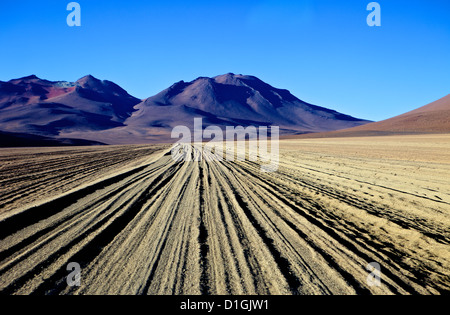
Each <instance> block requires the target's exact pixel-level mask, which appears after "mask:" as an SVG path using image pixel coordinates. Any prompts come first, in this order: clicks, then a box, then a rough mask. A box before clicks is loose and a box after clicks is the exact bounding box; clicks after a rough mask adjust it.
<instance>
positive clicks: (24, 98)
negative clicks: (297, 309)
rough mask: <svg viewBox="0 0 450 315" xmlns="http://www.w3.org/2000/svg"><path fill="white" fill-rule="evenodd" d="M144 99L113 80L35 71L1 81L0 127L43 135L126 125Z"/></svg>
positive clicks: (8, 130)
mask: <svg viewBox="0 0 450 315" xmlns="http://www.w3.org/2000/svg"><path fill="white" fill-rule="evenodd" d="M140 101H141V100H139V99H137V98H135V97H132V96H131V95H129V94H128V93H127V92H126V91H125V90H123V89H122V88H121V87H119V86H118V85H116V84H114V83H113V82H110V81H100V80H98V79H96V78H94V77H93V76H90V75H89V76H85V77H83V78H81V79H80V80H78V81H76V82H63V81H57V82H52V81H47V80H42V79H39V78H38V77H36V76H34V75H32V76H28V77H24V78H20V79H15V80H11V81H8V82H1V81H0V130H2V131H6V132H16V133H27V134H34V135H41V136H47V137H48V136H51V137H53V136H59V135H60V134H61V133H64V132H71V131H99V130H106V129H111V128H115V127H120V126H124V121H125V120H126V119H127V118H128V117H130V116H131V114H132V112H133V111H134V109H133V107H134V106H135V105H136V104H138V103H139V102H140Z"/></svg>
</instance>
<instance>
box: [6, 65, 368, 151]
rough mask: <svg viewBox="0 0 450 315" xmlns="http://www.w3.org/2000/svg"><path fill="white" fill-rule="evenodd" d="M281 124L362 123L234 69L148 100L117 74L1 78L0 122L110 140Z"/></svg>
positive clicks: (309, 128) (326, 127)
mask: <svg viewBox="0 0 450 315" xmlns="http://www.w3.org/2000/svg"><path fill="white" fill-rule="evenodd" d="M194 118H203V126H204V127H207V126H210V125H214V126H219V127H221V128H225V127H226V126H244V127H247V126H271V125H275V126H279V127H280V131H281V133H282V134H304V133H311V132H322V131H331V130H339V129H345V128H350V127H354V126H360V125H363V124H366V123H368V122H369V121H366V120H362V119H357V118H354V117H351V116H348V115H344V114H341V113H338V112H336V111H334V110H330V109H327V108H324V107H319V106H315V105H312V104H309V103H306V102H304V101H301V100H300V99H298V98H297V97H295V96H294V95H292V94H291V93H290V92H289V91H287V90H283V89H278V88H275V87H273V86H271V85H269V84H267V83H265V82H263V81H261V80H260V79H258V78H256V77H254V76H247V75H236V74H233V73H228V74H225V75H220V76H216V77H213V78H207V77H200V78H197V79H195V80H194V81H192V82H184V81H180V82H177V83H175V84H174V85H172V86H171V87H169V88H168V89H166V90H164V91H162V92H160V93H158V94H157V95H154V96H152V97H150V98H147V99H145V100H143V101H141V100H139V99H137V98H135V97H133V96H131V95H129V94H128V93H127V92H126V91H125V90H123V89H122V88H121V87H119V86H118V85H116V84H114V83H113V82H110V81H101V80H98V79H96V78H94V77H92V76H86V77H83V78H81V79H79V80H78V81H76V82H64V81H57V82H52V81H47V80H42V79H39V78H38V77H36V76H34V75H33V76H29V77H24V78H20V79H15V80H11V81H8V82H0V130H2V131H5V132H13V133H26V134H33V135H40V136H44V137H53V138H64V139H67V138H70V139H86V140H90V141H98V142H102V143H108V144H128V143H154V142H161V141H163V142H166V141H171V139H170V134H171V131H172V129H173V128H174V127H176V126H179V125H183V126H187V127H189V128H191V130H192V128H193V124H194Z"/></svg>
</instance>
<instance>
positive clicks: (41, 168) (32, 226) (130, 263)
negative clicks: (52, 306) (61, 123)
mask: <svg viewBox="0 0 450 315" xmlns="http://www.w3.org/2000/svg"><path fill="white" fill-rule="evenodd" d="M449 152H450V136H448V135H447V136H408V137H406V136H404V137H380V138H376V137H371V138H367V139H363V138H355V139H351V138H345V139H312V140H289V141H283V142H282V145H281V156H280V168H279V171H278V172H276V173H261V172H260V167H259V165H258V163H255V162H248V161H247V162H236V163H235V162H226V161H224V162H206V161H205V160H203V161H201V162H176V161H174V160H173V159H172V157H171V156H170V151H169V149H168V148H167V147H164V146H124V147H120V146H119V147H101V148H75V149H74V148H71V149H15V150H1V151H0V162H1V167H2V168H1V177H0V189H1V193H0V211H1V213H0V220H1V221H0V294H31V293H34V294H261V295H264V294H283V295H285V294H286V295H290V294H439V293H448V292H449V290H450V246H449V242H450V156H449ZM69 262H77V263H79V264H80V266H81V286H80V287H69V286H68V285H67V283H66V277H67V276H68V274H69V271H67V269H66V267H67V265H68V264H69ZM371 262H377V263H379V264H380V266H381V286H379V287H377V286H370V285H369V284H368V281H367V278H368V276H369V271H367V269H366V267H367V265H368V264H369V263H371Z"/></svg>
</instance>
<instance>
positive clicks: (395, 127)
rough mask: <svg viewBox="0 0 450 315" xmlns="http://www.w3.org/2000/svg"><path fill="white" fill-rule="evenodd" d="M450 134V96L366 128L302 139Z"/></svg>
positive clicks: (307, 136)
mask: <svg viewBox="0 0 450 315" xmlns="http://www.w3.org/2000/svg"><path fill="white" fill-rule="evenodd" d="M449 132H450V94H449V95H447V96H445V97H443V98H441V99H439V100H437V101H435V102H433V103H430V104H428V105H425V106H422V107H420V108H418V109H415V110H413V111H410V112H407V113H405V114H402V115H399V116H396V117H393V118H390V119H386V120H383V121H379V122H374V123H370V124H366V125H364V126H359V127H354V128H349V129H344V130H339V131H334V132H326V133H317V134H311V135H304V136H302V137H304V138H316V137H321V138H322V137H358V136H383V135H402V134H405V135H408V134H427V133H449Z"/></svg>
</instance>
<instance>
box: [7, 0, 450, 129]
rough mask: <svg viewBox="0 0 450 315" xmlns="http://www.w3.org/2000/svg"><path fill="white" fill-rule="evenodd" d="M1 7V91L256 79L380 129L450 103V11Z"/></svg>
mask: <svg viewBox="0 0 450 315" xmlns="http://www.w3.org/2000/svg"><path fill="white" fill-rule="evenodd" d="M69 2H70V1H65V0H53V1H36V0H35V1H1V2H0V43H1V46H0V47H1V49H0V80H2V81H6V80H10V79H12V78H18V77H22V76H26V75H30V74H36V75H38V76H39V77H41V78H45V79H48V80H66V81H75V80H77V79H79V78H80V77H82V76H84V75H86V74H92V75H94V76H96V77H97V78H99V79H107V80H111V81H114V82H116V83H117V84H119V85H121V86H122V87H123V88H125V89H126V90H127V91H128V92H129V93H130V94H132V95H134V96H136V97H139V98H146V97H149V96H152V95H154V94H156V93H158V92H160V91H161V90H163V89H165V88H167V87H168V86H170V85H171V84H173V83H174V82H177V81H180V80H185V81H191V80H193V79H195V78H197V77H199V76H215V75H220V74H224V73H228V72H234V73H238V74H249V75H255V76H257V77H259V78H260V79H262V80H264V81H266V82H267V83H269V84H271V85H273V86H275V87H278V88H285V89H288V90H290V91H291V92H292V93H293V94H294V95H296V96H297V97H299V98H300V99H302V100H304V101H307V102H310V103H313V104H316V105H320V106H325V107H328V108H332V109H335V110H338V111H341V112H343V113H346V114H350V115H353V116H356V117H360V118H366V119H372V120H382V119H385V118H389V117H392V116H395V115H398V114H401V113H404V112H406V111H409V110H412V109H414V108H417V107H419V106H422V105H425V104H427V103H429V102H431V101H434V100H436V99H439V98H441V97H443V96H445V95H447V94H449V93H450V58H449V57H450V1H448V0H429V1H423V0H421V1H417V0H410V1H399V0H389V1H388V0H384V1H378V3H379V4H380V5H381V10H382V11H381V14H382V21H381V22H382V25H381V27H369V26H368V25H367V24H366V18H367V15H368V14H369V12H368V11H366V7H367V5H368V3H369V2H370V1H369V0H347V1H338V0H298V1H283V0H245V1H243V0H239V1H236V0H227V1H215V0H208V1H196V0H190V1H186V0H184V1H178V0H172V1H170V0H169V1H132V0H128V1H114V0H109V1H106V0H79V1H77V2H78V3H79V4H80V5H81V23H82V25H81V27H72V28H71V27H69V26H67V24H66V17H67V15H68V14H69V12H68V11H66V6H67V4H68V3H69Z"/></svg>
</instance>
